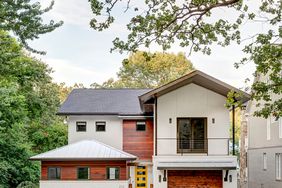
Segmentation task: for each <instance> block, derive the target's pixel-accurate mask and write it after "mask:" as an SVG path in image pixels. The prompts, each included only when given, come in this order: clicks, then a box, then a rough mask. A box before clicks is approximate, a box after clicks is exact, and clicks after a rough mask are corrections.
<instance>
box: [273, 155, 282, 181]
mask: <svg viewBox="0 0 282 188" xmlns="http://www.w3.org/2000/svg"><path fill="white" fill-rule="evenodd" d="M281 159H282V153H276V154H275V178H276V180H282V175H281V168H282V167H281V165H282V163H281Z"/></svg>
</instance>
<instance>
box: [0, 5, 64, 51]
mask: <svg viewBox="0 0 282 188" xmlns="http://www.w3.org/2000/svg"><path fill="white" fill-rule="evenodd" d="M53 5H54V1H51V3H50V5H49V6H48V7H47V8H45V9H42V8H41V6H40V3H38V2H36V3H31V2H30V0H23V1H14V0H1V4H0V30H4V31H8V32H13V34H15V36H17V38H18V39H19V41H20V42H21V44H22V45H23V46H24V47H25V48H26V49H28V50H30V51H32V52H35V53H40V54H44V53H45V52H42V51H37V50H35V49H33V48H31V47H30V46H29V45H28V43H27V41H28V40H34V39H37V38H38V37H39V36H40V35H42V34H45V33H49V32H51V31H53V30H55V29H56V28H58V27H60V26H61V25H62V24H63V22H62V21H61V22H57V23H55V22H54V21H53V20H51V21H50V22H49V23H48V24H45V23H43V20H42V18H41V16H42V15H43V14H44V13H46V12H48V11H50V10H51V9H52V7H53Z"/></svg>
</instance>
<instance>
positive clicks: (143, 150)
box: [123, 119, 154, 160]
mask: <svg viewBox="0 0 282 188" xmlns="http://www.w3.org/2000/svg"><path fill="white" fill-rule="evenodd" d="M136 122H137V120H123V151H125V152H128V153H130V154H132V155H135V156H137V157H138V158H139V159H140V160H152V155H153V150H154V145H153V144H154V135H153V132H154V128H153V120H152V119H148V120H146V131H136Z"/></svg>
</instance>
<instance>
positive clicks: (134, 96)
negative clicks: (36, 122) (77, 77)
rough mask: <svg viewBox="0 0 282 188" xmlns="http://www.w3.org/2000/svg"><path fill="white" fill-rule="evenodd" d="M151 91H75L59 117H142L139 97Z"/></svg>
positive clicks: (59, 112) (61, 108)
mask: <svg viewBox="0 0 282 188" xmlns="http://www.w3.org/2000/svg"><path fill="white" fill-rule="evenodd" d="M150 90H151V89H74V90H73V91H72V92H71V93H70V94H69V96H68V98H67V99H66V101H65V102H64V103H63V104H62V106H61V107H60V109H59V111H58V114H59V115H91V114H108V115H141V114H143V113H142V111H141V107H140V103H139V99H138V97H139V96H140V95H142V94H144V93H146V92H149V91H150Z"/></svg>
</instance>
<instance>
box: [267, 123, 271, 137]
mask: <svg viewBox="0 0 282 188" xmlns="http://www.w3.org/2000/svg"><path fill="white" fill-rule="evenodd" d="M270 125H271V122H270V118H267V120H266V139H267V140H270V136H271V133H270Z"/></svg>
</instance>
